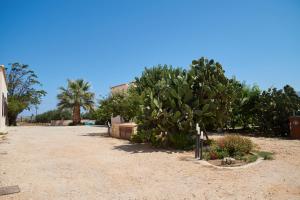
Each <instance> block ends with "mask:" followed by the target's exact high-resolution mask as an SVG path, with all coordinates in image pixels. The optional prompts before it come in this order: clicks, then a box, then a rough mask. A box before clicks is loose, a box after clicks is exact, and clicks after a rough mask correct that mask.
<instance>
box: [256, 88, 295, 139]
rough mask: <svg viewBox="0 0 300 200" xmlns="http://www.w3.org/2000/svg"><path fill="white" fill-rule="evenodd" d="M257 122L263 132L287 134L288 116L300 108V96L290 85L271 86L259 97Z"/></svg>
mask: <svg viewBox="0 0 300 200" xmlns="http://www.w3.org/2000/svg"><path fill="white" fill-rule="evenodd" d="M256 107H257V118H258V120H257V123H258V126H259V128H260V130H261V131H262V132H263V133H267V134H275V135H280V136H287V135H288V134H289V126H288V118H289V117H290V116H292V115H293V114H294V113H295V111H297V110H299V109H300V97H299V96H297V94H296V92H295V90H294V89H293V88H292V87H291V86H289V85H286V86H284V88H283V89H280V90H278V89H276V88H269V89H268V90H266V91H263V92H262V94H261V95H260V97H259V102H258V104H257V105H256Z"/></svg>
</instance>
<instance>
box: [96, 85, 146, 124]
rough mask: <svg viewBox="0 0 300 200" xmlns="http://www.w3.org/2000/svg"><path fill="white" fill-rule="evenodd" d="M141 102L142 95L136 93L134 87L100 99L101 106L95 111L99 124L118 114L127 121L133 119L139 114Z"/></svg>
mask: <svg viewBox="0 0 300 200" xmlns="http://www.w3.org/2000/svg"><path fill="white" fill-rule="evenodd" d="M140 104H141V97H140V96H138V95H137V94H136V92H135V90H134V88H130V89H129V90H128V91H127V92H120V93H116V94H114V95H112V94H111V95H110V96H108V97H107V98H103V99H101V100H100V101H99V107H98V109H97V110H96V111H95V116H96V119H97V124H105V123H107V122H108V121H110V119H111V117H115V116H117V115H121V116H122V117H123V119H124V120H125V121H130V120H133V119H135V117H136V116H138V115H139V113H138V112H139V105H140Z"/></svg>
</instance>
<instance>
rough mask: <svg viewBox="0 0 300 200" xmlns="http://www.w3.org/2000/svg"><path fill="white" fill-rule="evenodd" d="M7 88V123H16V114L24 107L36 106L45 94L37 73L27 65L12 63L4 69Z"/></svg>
mask: <svg viewBox="0 0 300 200" xmlns="http://www.w3.org/2000/svg"><path fill="white" fill-rule="evenodd" d="M6 72H7V73H6V77H7V90H8V94H7V96H8V123H9V125H16V119H17V117H18V115H19V114H20V113H21V112H22V111H23V110H25V109H28V110H29V109H30V108H31V107H32V106H37V105H39V104H40V102H41V98H42V97H43V96H45V95H46V92H45V91H44V90H39V89H37V87H39V86H41V83H40V82H39V81H38V77H37V75H36V74H35V73H34V71H32V70H30V69H29V66H28V65H24V64H20V63H13V64H11V65H10V68H9V69H6Z"/></svg>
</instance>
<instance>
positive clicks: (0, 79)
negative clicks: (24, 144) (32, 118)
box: [0, 65, 7, 132]
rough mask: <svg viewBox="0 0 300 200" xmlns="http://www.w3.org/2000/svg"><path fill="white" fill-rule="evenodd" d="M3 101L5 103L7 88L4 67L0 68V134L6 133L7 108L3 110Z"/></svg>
mask: <svg viewBox="0 0 300 200" xmlns="http://www.w3.org/2000/svg"><path fill="white" fill-rule="evenodd" d="M5 101H6V102H7V86H6V81H5V69H4V66H3V65H2V66H0V132H5V131H6V117H7V116H6V115H7V111H6V110H7V108H5V105H7V104H5Z"/></svg>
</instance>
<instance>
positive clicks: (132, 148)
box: [113, 143, 183, 154]
mask: <svg viewBox="0 0 300 200" xmlns="http://www.w3.org/2000/svg"><path fill="white" fill-rule="evenodd" d="M113 150H119V151H126V152H129V153H131V154H135V153H155V152H164V153H168V154H172V153H183V151H179V150H174V149H162V148H155V147H152V146H151V145H149V144H132V143H129V144H123V145H118V146H115V147H114V148H113Z"/></svg>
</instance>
